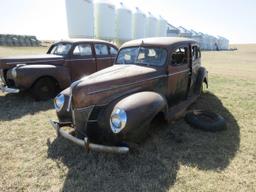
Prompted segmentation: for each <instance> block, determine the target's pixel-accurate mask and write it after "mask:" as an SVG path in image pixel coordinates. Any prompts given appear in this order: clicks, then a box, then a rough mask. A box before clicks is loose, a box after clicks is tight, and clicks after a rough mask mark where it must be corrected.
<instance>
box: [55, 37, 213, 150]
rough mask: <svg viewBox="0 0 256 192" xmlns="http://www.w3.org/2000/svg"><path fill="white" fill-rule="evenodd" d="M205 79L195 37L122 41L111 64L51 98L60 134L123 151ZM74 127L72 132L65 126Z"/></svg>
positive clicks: (181, 107)
mask: <svg viewBox="0 0 256 192" xmlns="http://www.w3.org/2000/svg"><path fill="white" fill-rule="evenodd" d="M203 83H206V84H207V85H208V72H207V70H206V69H205V68H204V67H202V66H201V53H200V48H199V45H198V43H197V42H196V41H194V40H191V39H185V38H170V37H161V38H147V39H140V40H133V41H130V42H127V43H125V44H124V45H123V46H122V47H121V48H120V50H119V52H118V56H117V58H116V60H115V64H114V65H113V66H111V67H109V68H106V69H103V70H101V71H99V72H96V73H94V74H92V75H90V76H87V77H85V78H82V79H80V80H78V81H76V82H74V83H73V84H72V85H71V87H70V88H68V89H66V90H64V91H63V92H61V93H60V94H59V95H58V96H57V97H56V98H55V109H56V111H57V116H58V119H59V121H58V122H57V121H51V124H52V126H53V127H54V128H55V129H56V130H57V133H58V135H59V136H63V137H65V138H67V139H68V140H71V141H73V142H74V143H76V144H78V145H82V146H84V147H85V148H86V149H87V150H89V149H90V150H96V151H104V152H117V153H126V152H128V151H129V147H128V146H129V143H133V142H140V141H141V140H142V138H144V137H145V136H146V135H147V132H148V131H149V125H150V123H151V122H152V120H153V119H154V118H155V117H157V116H159V115H161V116H162V117H163V118H164V119H165V120H167V121H168V122H169V121H170V120H172V119H175V118H177V117H179V115H180V114H182V113H183V112H184V111H185V110H186V108H187V107H188V106H189V105H191V104H192V103H193V102H194V101H195V100H196V98H197V97H198V96H199V95H200V93H201V88H202V84H203ZM67 126H68V127H71V128H73V129H74V130H75V131H74V132H73V133H75V134H71V133H69V132H67V131H65V130H64V129H63V128H64V127H67Z"/></svg>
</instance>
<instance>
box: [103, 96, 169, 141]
mask: <svg viewBox="0 0 256 192" xmlns="http://www.w3.org/2000/svg"><path fill="white" fill-rule="evenodd" d="M117 108H121V109H123V110H124V111H125V112H126V114H127V123H126V125H125V127H124V129H123V130H122V131H121V132H120V133H118V134H114V133H112V134H114V135H115V136H116V137H119V138H121V139H122V140H125V141H135V142H137V138H141V137H140V136H141V135H143V134H144V135H145V134H146V130H147V128H148V125H149V124H150V123H151V121H152V120H153V119H154V117H155V116H156V115H157V114H158V113H159V112H163V113H164V114H167V111H168V105H167V102H166V99H165V98H164V97H163V96H162V95H160V94H158V93H155V92H139V93H135V94H132V95H129V96H127V97H125V98H122V99H121V100H119V101H117V102H115V103H114V104H112V105H110V106H108V108H107V110H106V112H105V115H104V116H105V118H102V119H100V120H99V124H100V125H101V126H104V125H106V124H107V125H108V129H109V130H110V116H111V113H112V111H113V110H115V109H117ZM103 119H104V120H103ZM142 137H143V136H142Z"/></svg>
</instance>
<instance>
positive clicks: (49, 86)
mask: <svg viewBox="0 0 256 192" xmlns="http://www.w3.org/2000/svg"><path fill="white" fill-rule="evenodd" d="M57 91H58V86H57V82H56V81H54V80H53V79H51V78H49V77H44V78H41V79H39V80H37V81H36V82H35V84H34V85H33V86H32V89H31V93H32V96H33V97H34V99H35V100H36V101H45V100H48V99H51V98H54V97H55V96H56V95H57Z"/></svg>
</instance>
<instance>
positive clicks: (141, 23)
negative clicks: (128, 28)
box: [132, 7, 146, 39]
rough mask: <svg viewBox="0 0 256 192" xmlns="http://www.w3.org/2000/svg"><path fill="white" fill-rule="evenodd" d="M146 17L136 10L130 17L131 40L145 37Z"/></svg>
mask: <svg viewBox="0 0 256 192" xmlns="http://www.w3.org/2000/svg"><path fill="white" fill-rule="evenodd" d="M145 28H146V15H145V14H144V13H143V12H142V11H141V10H140V9H139V8H138V7H136V9H135V10H134V12H133V15H132V38H133V39H140V38H144V37H145Z"/></svg>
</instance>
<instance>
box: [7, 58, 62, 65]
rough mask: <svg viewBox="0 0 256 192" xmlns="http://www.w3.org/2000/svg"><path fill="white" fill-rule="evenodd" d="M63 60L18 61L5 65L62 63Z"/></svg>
mask: <svg viewBox="0 0 256 192" xmlns="http://www.w3.org/2000/svg"><path fill="white" fill-rule="evenodd" d="M63 60H64V59H57V60H34V61H19V62H10V63H6V64H7V65H11V64H22V65H23V64H24V65H25V64H29V63H41V62H51V61H63Z"/></svg>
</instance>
